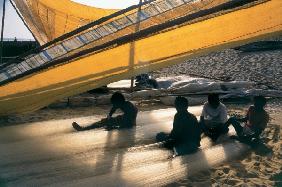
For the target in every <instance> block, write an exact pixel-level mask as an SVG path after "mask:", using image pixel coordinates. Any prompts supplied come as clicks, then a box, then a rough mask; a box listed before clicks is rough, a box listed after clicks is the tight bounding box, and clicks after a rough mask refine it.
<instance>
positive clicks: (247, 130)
mask: <svg viewBox="0 0 282 187" xmlns="http://www.w3.org/2000/svg"><path fill="white" fill-rule="evenodd" d="M265 105H266V99H265V97H263V96H256V97H254V105H252V106H250V107H249V109H248V111H247V115H246V116H245V117H244V118H236V117H231V118H229V120H228V121H227V122H226V126H227V127H228V126H229V125H230V124H231V125H232V126H233V127H234V129H235V131H236V133H237V135H238V136H239V137H244V138H247V139H249V140H251V139H252V138H256V139H258V138H259V136H260V134H261V133H262V131H263V130H264V129H265V127H266V126H267V123H268V121H269V115H268V113H267V112H266V111H265V110H264V107H265ZM241 122H243V123H244V125H243V126H241Z"/></svg>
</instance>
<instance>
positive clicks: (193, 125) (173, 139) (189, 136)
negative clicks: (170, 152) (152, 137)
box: [156, 97, 201, 155]
mask: <svg viewBox="0 0 282 187" xmlns="http://www.w3.org/2000/svg"><path fill="white" fill-rule="evenodd" d="M175 108H176V110H177V113H176V114H175V116H174V121H173V128H172V131H171V132H170V134H168V135H167V134H165V133H159V134H157V137H156V138H157V140H158V141H165V147H166V148H169V149H172V148H173V149H174V151H175V152H176V154H177V155H182V154H187V153H192V152H195V151H196V150H197V149H198V147H199V146H200V140H201V129H200V126H199V124H198V121H197V118H196V117H195V116H194V115H193V114H191V113H189V112H188V111H187V108H188V100H187V99H186V98H184V97H177V98H176V99H175Z"/></svg>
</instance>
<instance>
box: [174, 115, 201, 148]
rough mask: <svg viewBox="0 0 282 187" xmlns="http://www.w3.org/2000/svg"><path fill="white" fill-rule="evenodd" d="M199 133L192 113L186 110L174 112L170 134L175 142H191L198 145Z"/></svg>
mask: <svg viewBox="0 0 282 187" xmlns="http://www.w3.org/2000/svg"><path fill="white" fill-rule="evenodd" d="M200 133H201V131H200V128H199V124H198V121H197V118H196V117H195V116H194V115H193V114H191V113H189V112H188V111H187V110H186V111H180V112H177V113H176V114H175V116H174V122H173V129H172V131H171V135H170V136H171V138H173V139H174V140H175V141H176V143H180V144H181V143H191V144H195V145H198V146H199V145H200V139H201V138H200Z"/></svg>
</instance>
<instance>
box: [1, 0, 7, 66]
mask: <svg viewBox="0 0 282 187" xmlns="http://www.w3.org/2000/svg"><path fill="white" fill-rule="evenodd" d="M5 14H6V0H3V12H2V26H1V47H0V65H2V64H3V36H4V26H5Z"/></svg>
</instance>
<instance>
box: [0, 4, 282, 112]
mask: <svg viewBox="0 0 282 187" xmlns="http://www.w3.org/2000/svg"><path fill="white" fill-rule="evenodd" d="M156 2H157V1H156ZM202 2H209V1H202ZM212 2H216V0H214V1H212ZM249 2H251V4H250V5H248V6H238V7H235V8H234V9H232V10H230V9H223V10H222V11H220V12H217V13H212V15H209V16H208V17H202V18H200V17H198V18H196V19H192V20H190V21H189V22H180V21H179V20H178V19H174V20H173V22H169V23H175V22H174V21H179V22H177V23H179V24H178V25H177V26H173V27H170V28H169V29H168V28H167V27H163V28H165V29H166V30H162V31H161V32H160V31H158V28H159V27H154V28H153V29H154V30H156V31H158V32H155V33H153V32H149V34H148V32H146V33H145V34H146V35H145V34H144V35H140V36H141V37H139V38H138V37H137V36H139V35H129V36H131V37H135V38H133V39H134V42H133V41H131V40H130V39H128V38H125V39H127V40H125V41H124V38H122V39H123V40H122V41H124V43H122V42H121V43H118V42H116V45H114V46H107V45H106V46H105V45H104V47H106V48H95V47H93V48H89V49H91V50H89V49H87V51H81V52H79V53H78V54H74V55H77V57H76V58H73V56H72V55H70V57H71V58H65V59H64V60H66V61H62V62H64V63H63V64H61V63H60V64H57V65H56V66H52V67H49V68H48V69H40V71H36V72H34V73H32V74H29V75H27V76H24V77H22V78H20V79H17V80H16V81H13V82H9V83H7V84H4V85H2V86H1V87H0V115H7V114H13V113H20V112H28V111H33V110H36V109H39V108H41V107H43V106H46V105H48V104H50V103H52V102H54V101H55V100H57V99H61V98H64V97H68V96H71V95H75V94H78V93H82V92H85V91H87V90H90V89H93V88H96V87H99V86H102V85H106V84H108V83H110V82H114V81H118V80H120V79H124V78H129V77H131V76H134V75H136V74H139V73H142V72H147V71H152V70H155V69H159V68H162V67H165V66H169V65H173V64H176V63H181V62H183V61H184V60H186V59H188V58H192V57H196V56H198V55H201V54H205V53H209V52H212V51H216V50H220V49H224V48H229V47H234V46H238V45H242V44H245V43H248V42H252V41H255V40H258V39H262V38H265V37H269V36H276V35H280V34H281V31H282V19H281V16H280V15H281V14H280V12H281V11H282V2H281V1H280V0H270V1H263V2H261V3H258V4H253V3H252V1H249ZM194 8H195V9H198V7H194ZM196 12H199V9H198V11H196ZM190 17H191V16H190ZM185 18H186V17H185ZM139 21H140V23H141V21H142V20H141V19H140V20H139ZM185 23H187V24H185ZM140 25H142V24H140ZM165 25H167V23H166V24H165ZM126 28H128V27H126ZM141 30H142V29H141ZM145 31H146V30H145ZM138 33H139V34H140V33H142V32H141V31H140V32H138ZM138 33H137V34H138ZM144 36H145V37H144ZM78 39H79V37H78ZM107 47H110V48H107ZM82 52H84V53H82Z"/></svg>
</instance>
